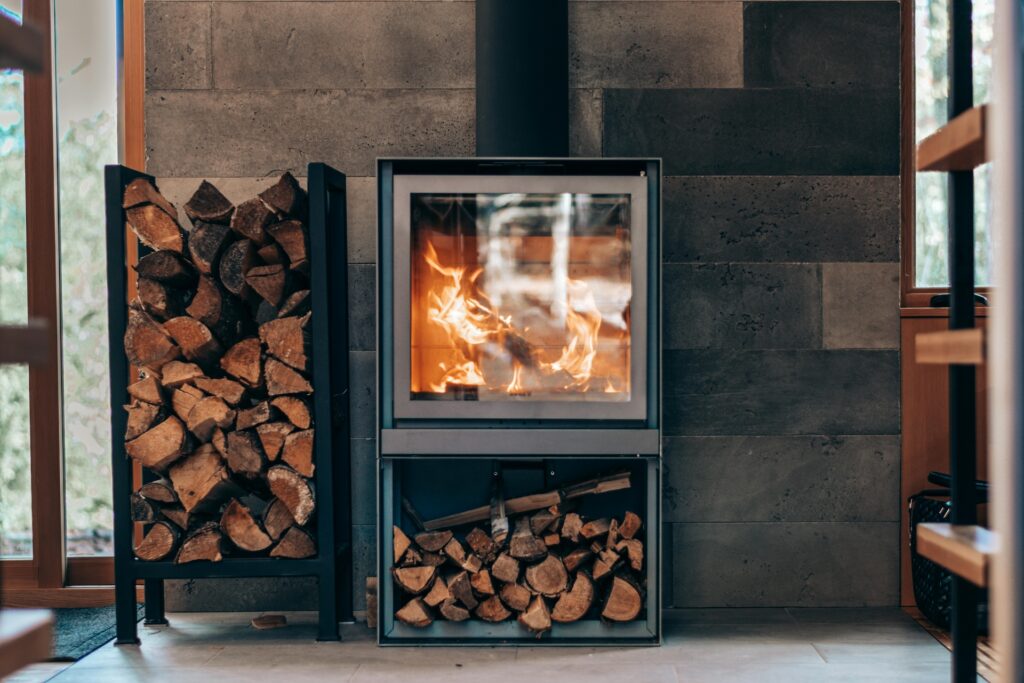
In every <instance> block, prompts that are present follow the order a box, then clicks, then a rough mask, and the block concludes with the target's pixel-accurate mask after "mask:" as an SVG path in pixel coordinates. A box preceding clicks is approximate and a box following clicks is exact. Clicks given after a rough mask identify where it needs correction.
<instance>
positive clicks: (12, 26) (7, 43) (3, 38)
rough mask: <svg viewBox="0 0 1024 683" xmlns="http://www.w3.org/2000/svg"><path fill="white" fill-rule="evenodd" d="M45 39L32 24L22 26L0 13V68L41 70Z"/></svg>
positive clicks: (43, 59)
mask: <svg viewBox="0 0 1024 683" xmlns="http://www.w3.org/2000/svg"><path fill="white" fill-rule="evenodd" d="M45 50H46V41H45V40H43V34H42V33H41V32H40V31H39V30H38V29H37V28H35V27H34V26H24V25H22V24H19V23H18V22H16V21H14V20H13V19H10V18H8V17H6V16H4V15H3V14H0V69H21V70H23V71H42V70H43V65H44V64H46V52H45Z"/></svg>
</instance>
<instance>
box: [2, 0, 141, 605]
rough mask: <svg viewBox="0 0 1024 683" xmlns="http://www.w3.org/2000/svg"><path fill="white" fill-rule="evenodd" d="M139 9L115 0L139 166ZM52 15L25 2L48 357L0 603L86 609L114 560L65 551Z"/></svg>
mask: <svg viewBox="0 0 1024 683" xmlns="http://www.w3.org/2000/svg"><path fill="white" fill-rule="evenodd" d="M143 11H144V7H143V0H119V15H120V32H121V33H120V36H119V37H118V68H119V83H118V155H119V157H120V159H121V161H122V163H124V164H126V165H129V166H132V167H134V168H138V169H143V168H144V165H145V150H144V142H143V140H144V138H143V136H144V128H143V98H144V91H145V61H144V16H143ZM52 12H53V4H52V0H23V7H22V17H23V21H24V22H25V23H27V24H33V25H35V26H36V27H38V28H39V29H40V30H41V31H42V33H43V36H44V39H45V41H46V49H45V53H46V63H45V65H44V68H43V69H42V71H40V72H38V73H26V74H25V81H24V82H25V89H24V92H25V96H24V108H25V149H26V154H25V219H26V251H27V253H28V274H27V280H28V315H29V317H30V318H40V319H43V320H45V321H47V322H48V323H49V326H48V347H47V360H46V362H45V363H40V364H38V365H32V366H30V367H29V437H30V450H31V456H30V457H31V490H32V558H31V559H9V560H2V561H0V571H2V573H3V579H4V581H3V594H2V595H0V602H2V603H3V604H5V605H11V606H21V607H29V606H43V607H85V606H98V605H106V604H111V603H113V600H114V592H113V587H112V584H113V582H114V562H113V557H110V556H97V557H71V558H69V557H67V555H66V546H65V528H64V459H63V417H62V408H61V404H62V400H61V398H62V391H61V362H60V356H61V339H60V329H61V326H60V318H61V302H60V287H59V282H60V272H59V260H58V254H59V237H58V227H57V226H58V215H57V198H56V192H57V179H56V178H57V175H56V170H57V169H56V158H57V155H56V125H55V123H56V116H55V113H56V112H55V109H54V101H55V93H54V82H53V16H52ZM129 243H130V244H131V243H133V241H129ZM129 258H130V259H134V258H135V255H134V254H129ZM115 438H116V437H115Z"/></svg>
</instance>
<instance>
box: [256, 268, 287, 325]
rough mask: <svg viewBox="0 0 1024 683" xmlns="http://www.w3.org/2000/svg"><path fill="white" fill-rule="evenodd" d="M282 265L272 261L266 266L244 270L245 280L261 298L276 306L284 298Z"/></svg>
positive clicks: (284, 283) (285, 279)
mask: <svg viewBox="0 0 1024 683" xmlns="http://www.w3.org/2000/svg"><path fill="white" fill-rule="evenodd" d="M287 280H288V279H287V277H286V276H285V269H284V266H283V265H281V264H280V263H272V264H270V265H267V266H254V267H252V268H250V269H249V270H247V271H246V273H245V282H246V284H248V285H249V287H251V288H252V289H253V291H255V292H256V293H257V294H259V295H260V296H261V297H263V300H264V301H266V302H267V303H268V304H270V305H271V306H273V307H274V309H275V310H274V313H275V315H276V313H277V310H276V309H277V307H278V306H280V305H281V302H282V301H283V300H284V290H285V286H286V284H287Z"/></svg>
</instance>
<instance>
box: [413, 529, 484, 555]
mask: <svg viewBox="0 0 1024 683" xmlns="http://www.w3.org/2000/svg"><path fill="white" fill-rule="evenodd" d="M425 533H430V532H425ZM466 543H468V544H469V547H470V548H471V549H472V550H473V552H474V553H475V554H476V556H477V557H479V558H480V559H481V560H483V561H484V563H485V564H491V563H493V562H494V558H495V557H496V556H497V554H498V550H499V548H498V545H497V544H496V543H495V542H494V541H493V540H492V539H491V537H490V536H489V535H488V534H487V532H486V531H484V530H483V529H480V528H479V527H474V528H473V529H472V530H471V531H470V532H469V533H468V534H466Z"/></svg>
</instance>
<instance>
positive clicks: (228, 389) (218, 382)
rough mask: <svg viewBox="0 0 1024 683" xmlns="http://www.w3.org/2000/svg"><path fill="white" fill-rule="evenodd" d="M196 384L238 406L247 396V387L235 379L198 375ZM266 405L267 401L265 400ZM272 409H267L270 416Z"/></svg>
mask: <svg viewBox="0 0 1024 683" xmlns="http://www.w3.org/2000/svg"><path fill="white" fill-rule="evenodd" d="M194 384H195V385H196V388H198V389H202V390H203V391H205V392H206V393H208V394H212V395H213V396H219V397H220V398H222V399H224V402H225V403H227V404H229V405H233V406H236V405H238V404H239V403H240V402H241V401H242V397H243V396H245V387H243V386H242V385H241V384H239V383H238V382H236V381H235V380H233V379H225V378H220V379H211V378H209V377H198V378H196V380H195V382H194ZM264 405H266V402H264ZM269 414H270V411H269V409H268V410H267V415H268V417H269ZM238 429H245V427H239V428H238Z"/></svg>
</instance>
